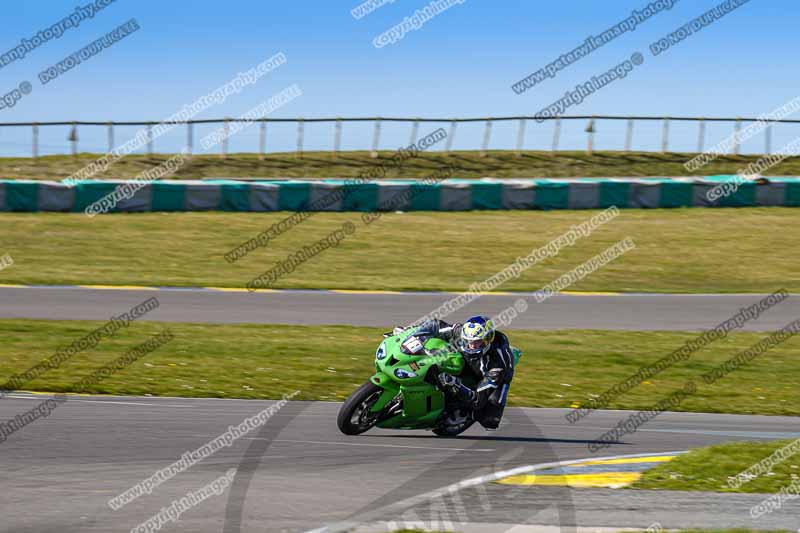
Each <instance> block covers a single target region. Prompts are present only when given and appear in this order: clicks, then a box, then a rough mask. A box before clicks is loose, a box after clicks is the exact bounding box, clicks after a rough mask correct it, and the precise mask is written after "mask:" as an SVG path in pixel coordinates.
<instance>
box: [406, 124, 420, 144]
mask: <svg viewBox="0 0 800 533" xmlns="http://www.w3.org/2000/svg"><path fill="white" fill-rule="evenodd" d="M418 132H419V119H416V120H414V122H413V123H412V124H411V138H410V139H409V141H408V145H409V146H414V145H415V144H416V142H417V134H418Z"/></svg>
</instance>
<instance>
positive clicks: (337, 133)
mask: <svg viewBox="0 0 800 533" xmlns="http://www.w3.org/2000/svg"><path fill="white" fill-rule="evenodd" d="M341 147H342V119H339V118H337V119H336V123H335V125H334V127H333V158H334V159H336V156H337V155H338V154H339V150H340V149H341Z"/></svg>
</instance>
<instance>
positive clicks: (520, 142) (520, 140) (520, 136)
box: [517, 118, 525, 157]
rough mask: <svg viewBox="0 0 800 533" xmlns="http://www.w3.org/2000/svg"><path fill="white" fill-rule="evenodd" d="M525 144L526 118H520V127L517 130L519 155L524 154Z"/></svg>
mask: <svg viewBox="0 0 800 533" xmlns="http://www.w3.org/2000/svg"><path fill="white" fill-rule="evenodd" d="M524 144H525V119H524V118H521V119H519V129H518V130H517V157H519V156H521V155H522V147H523V145H524Z"/></svg>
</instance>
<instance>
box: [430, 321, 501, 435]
mask: <svg viewBox="0 0 800 533" xmlns="http://www.w3.org/2000/svg"><path fill="white" fill-rule="evenodd" d="M460 333H461V324H448V323H447V322H445V321H443V320H428V321H426V322H424V323H422V324H421V325H420V328H419V330H418V331H417V335H418V336H420V337H436V338H439V339H442V340H444V341H447V342H451V341H454V340H456V339H458V338H459V336H460ZM464 360H465V362H466V364H465V365H464V371H463V372H462V374H461V376H460V377H463V376H464V375H465V374H466V373H471V374H472V375H473V377H474V378H475V381H477V383H478V384H477V386H476V387H475V388H474V389H470V388H469V387H467V386H466V385H464V384H463V383H461V382H460V380H458V382H457V384H455V385H451V386H444V387H442V388H443V389H444V390H445V392H447V393H449V395H450V396H451V397H452V398H456V399H458V400H460V401H462V402H464V403H469V404H470V405H471V406H472V408H473V409H474V410H475V417H476V419H477V420H478V422H480V424H481V425H483V426H484V427H486V428H487V429H496V428H497V427H498V425H499V424H500V419H501V418H502V416H503V409H504V408H505V404H506V398H507V396H508V388H509V385H510V383H511V380H512V378H513V377H514V355H513V354H512V352H511V347H510V345H509V343H508V337H506V335H505V334H504V333H501V332H500V331H496V332H495V336H494V340H493V341H492V344H491V346H490V347H489V349H488V350H487V352H486V353H485V354H484V355H482V356H474V357H471V356H467V355H465V356H464ZM442 381H446V380H440V382H442Z"/></svg>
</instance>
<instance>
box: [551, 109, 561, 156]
mask: <svg viewBox="0 0 800 533" xmlns="http://www.w3.org/2000/svg"><path fill="white" fill-rule="evenodd" d="M560 140H561V117H557V118H556V125H555V126H554V128H553V146H552V148H551V149H550V151H551V152H556V151H558V142H559V141H560Z"/></svg>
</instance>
